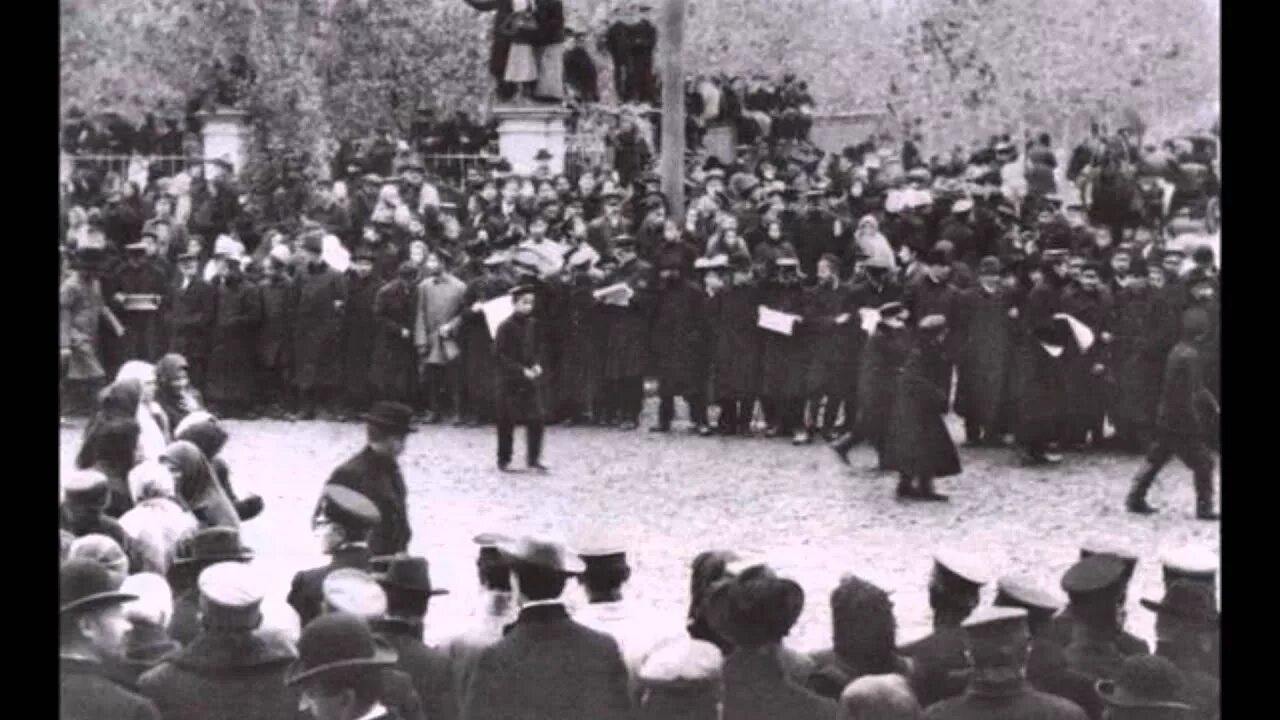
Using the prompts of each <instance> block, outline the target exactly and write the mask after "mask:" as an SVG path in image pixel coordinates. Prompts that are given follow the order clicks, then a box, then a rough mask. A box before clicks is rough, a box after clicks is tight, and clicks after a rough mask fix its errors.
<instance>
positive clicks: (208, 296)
mask: <svg viewBox="0 0 1280 720" xmlns="http://www.w3.org/2000/svg"><path fill="white" fill-rule="evenodd" d="M217 302H218V298H217V293H216V292H215V291H214V289H213V286H212V285H210V284H209V283H207V282H205V281H204V280H201V279H199V278H192V279H191V284H190V285H188V286H187V288H186V289H185V290H184V289H182V280H181V279H179V280H178V283H177V284H176V285H174V287H173V289H172V291H171V295H170V296H169V300H168V302H166V303H165V306H166V307H167V308H168V309H169V332H170V335H169V352H173V353H178V354H179V355H181V356H183V357H185V358H186V359H187V360H195V361H201V360H205V359H206V358H208V357H209V346H210V342H211V338H210V335H211V333H212V331H213V318H214V313H215V312H216V306H217Z"/></svg>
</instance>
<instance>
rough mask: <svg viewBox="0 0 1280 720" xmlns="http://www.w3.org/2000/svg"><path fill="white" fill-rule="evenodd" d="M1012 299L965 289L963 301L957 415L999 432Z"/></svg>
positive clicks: (1013, 326) (1011, 328)
mask: <svg viewBox="0 0 1280 720" xmlns="http://www.w3.org/2000/svg"><path fill="white" fill-rule="evenodd" d="M1012 307H1014V297H1013V296H1012V295H1011V294H1010V293H1008V292H1007V291H1005V290H1002V289H999V288H997V289H996V291H995V292H991V293H988V292H986V291H985V290H983V289H982V288H981V287H978V288H974V289H972V290H968V291H966V292H965V293H964V295H963V300H962V308H963V312H962V316H963V317H962V323H963V325H964V328H965V342H964V345H963V346H962V347H961V348H960V356H959V357H958V358H957V362H956V368H957V373H958V379H959V382H957V383H956V413H957V414H959V415H960V416H961V417H964V418H965V419H967V420H969V421H970V422H976V423H978V424H979V425H981V426H982V427H984V428H988V429H995V430H998V429H1001V424H1002V423H1001V421H1002V420H1003V419H1004V417H1003V413H1004V408H1005V403H1006V402H1007V399H1008V392H1009V380H1010V374H1011V372H1010V368H1011V366H1012V358H1013V337H1014V333H1015V332H1016V330H1017V320H1016V319H1014V318H1010V317H1009V310H1010V309H1011V308H1012Z"/></svg>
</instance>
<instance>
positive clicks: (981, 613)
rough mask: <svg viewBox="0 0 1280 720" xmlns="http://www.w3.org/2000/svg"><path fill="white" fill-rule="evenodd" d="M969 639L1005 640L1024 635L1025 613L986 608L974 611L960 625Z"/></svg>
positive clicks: (1008, 608) (1016, 610) (1025, 629)
mask: <svg viewBox="0 0 1280 720" xmlns="http://www.w3.org/2000/svg"><path fill="white" fill-rule="evenodd" d="M961 627H963V628H964V633H965V635H966V636H967V637H969V638H981V639H991V640H997V639H1005V638H1012V637H1017V636H1019V635H1024V636H1025V635H1026V634H1027V633H1028V632H1029V631H1028V630H1027V611H1026V610H1025V609H1024V608H1011V607H988V608H982V609H980V610H977V611H975V612H974V613H973V614H972V615H970V616H969V618H968V619H967V620H965V621H964V623H962V624H961Z"/></svg>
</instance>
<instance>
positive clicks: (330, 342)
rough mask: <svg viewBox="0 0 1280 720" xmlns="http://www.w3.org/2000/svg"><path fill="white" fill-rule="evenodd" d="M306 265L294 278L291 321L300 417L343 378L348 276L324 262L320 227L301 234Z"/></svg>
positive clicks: (310, 416)
mask: <svg viewBox="0 0 1280 720" xmlns="http://www.w3.org/2000/svg"><path fill="white" fill-rule="evenodd" d="M302 248H303V251H304V253H305V254H306V258H307V268H306V271H305V272H303V273H302V277H300V278H299V281H298V305H297V315H296V323H295V325H294V335H293V352H294V372H295V377H294V381H295V382H296V383H297V384H298V392H299V395H300V399H301V402H302V419H304V420H314V419H315V417H316V412H317V410H318V408H319V407H320V406H321V405H322V404H323V405H325V409H326V410H328V405H327V403H328V402H329V401H330V400H331V399H332V398H331V394H332V392H333V390H334V389H336V388H337V387H338V384H339V383H340V382H341V380H342V364H341V362H339V360H340V357H341V356H340V355H338V354H337V353H335V352H334V349H335V348H338V347H340V346H341V341H342V329H343V314H344V313H345V309H346V303H347V282H346V278H345V277H344V276H343V275H342V273H340V272H338V271H337V270H335V269H333V268H332V267H330V266H329V265H328V263H326V262H325V260H324V256H323V252H324V240H323V233H322V232H320V231H310V232H308V233H307V234H306V235H304V236H303V239H302Z"/></svg>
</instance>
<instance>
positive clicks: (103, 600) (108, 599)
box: [58, 560, 138, 615]
mask: <svg viewBox="0 0 1280 720" xmlns="http://www.w3.org/2000/svg"><path fill="white" fill-rule="evenodd" d="M137 599H138V596H137V595H131V594H129V593H124V592H120V583H119V582H117V581H116V579H115V577H114V576H113V575H112V574H111V573H110V572H109V571H108V570H107V569H106V568H105V567H103V566H102V565H101V564H99V563H96V562H94V561H92V560H68V561H67V562H65V563H63V564H62V570H61V571H60V572H59V573H58V602H59V606H60V607H59V609H58V614H59V615H62V614H65V613H69V612H72V611H85V610H93V609H95V608H100V607H106V606H109V605H118V604H121V603H125V602H129V601H131V600H137Z"/></svg>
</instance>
